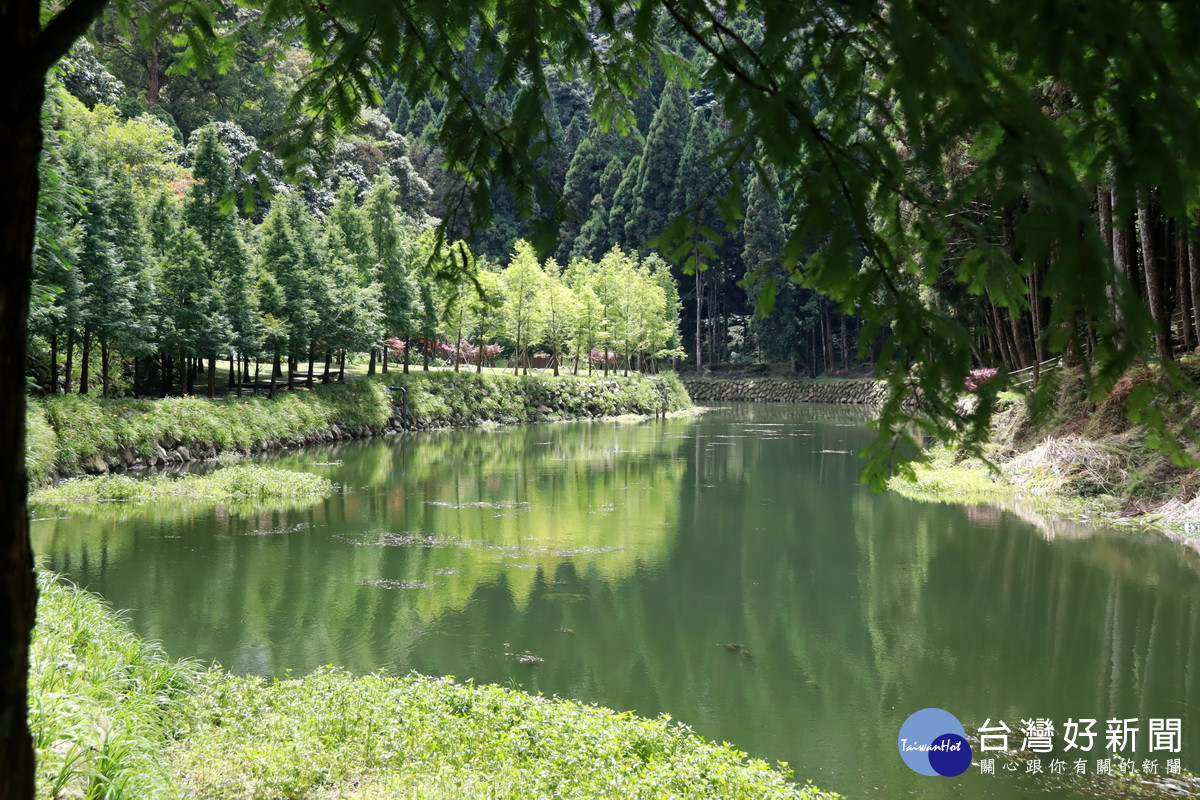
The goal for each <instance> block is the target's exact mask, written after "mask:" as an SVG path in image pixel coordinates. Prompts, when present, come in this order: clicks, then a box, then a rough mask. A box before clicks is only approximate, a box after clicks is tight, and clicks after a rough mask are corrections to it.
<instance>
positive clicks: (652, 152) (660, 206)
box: [625, 83, 692, 248]
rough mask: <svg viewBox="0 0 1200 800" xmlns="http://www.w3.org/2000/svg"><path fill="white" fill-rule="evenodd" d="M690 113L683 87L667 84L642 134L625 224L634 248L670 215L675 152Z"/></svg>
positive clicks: (681, 146) (679, 149)
mask: <svg viewBox="0 0 1200 800" xmlns="http://www.w3.org/2000/svg"><path fill="white" fill-rule="evenodd" d="M691 116H692V106H691V103H690V101H689V99H688V94H687V90H685V89H684V88H683V87H682V86H680V85H679V84H677V83H669V84H667V87H666V88H665V89H664V90H663V93H662V98H661V99H660V100H659V103H658V110H657V111H656V112H655V113H654V120H653V121H652V122H651V123H650V133H649V134H648V135H647V136H646V147H645V149H644V150H643V151H642V163H641V165H640V168H639V171H638V183H637V189H636V190H635V192H634V204H633V211H632V214H631V216H630V218H629V219H628V221H627V222H626V223H625V239H626V241H628V242H629V243H630V244H632V245H634V246H636V247H639V248H640V247H644V246H645V243H646V242H647V241H648V240H649V239H651V238H653V237H655V236H657V235H658V234H659V233H660V232H661V231H662V229H663V228H664V227H665V226H666V224H667V222H668V220H670V218H671V216H672V206H671V202H672V199H673V198H674V196H675V179H676V177H677V175H678V173H679V155H680V153H682V152H683V149H684V146H685V144H686V143H687V136H688V129H689V128H690V127H691Z"/></svg>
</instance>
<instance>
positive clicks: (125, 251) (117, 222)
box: [102, 176, 156, 391]
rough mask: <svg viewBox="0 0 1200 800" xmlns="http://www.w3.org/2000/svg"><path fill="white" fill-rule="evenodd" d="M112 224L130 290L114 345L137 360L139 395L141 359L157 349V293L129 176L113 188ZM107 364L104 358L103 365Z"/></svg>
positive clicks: (123, 271) (142, 225) (103, 370)
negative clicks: (124, 318)
mask: <svg viewBox="0 0 1200 800" xmlns="http://www.w3.org/2000/svg"><path fill="white" fill-rule="evenodd" d="M112 221H113V245H114V247H115V251H116V254H117V258H118V260H119V261H120V265H121V275H122V281H124V283H125V285H126V286H127V287H128V290H129V295H128V297H129V317H128V319H126V320H125V322H124V324H123V325H120V326H119V327H118V329H117V331H116V337H115V341H114V343H115V344H116V346H117V348H118V350H119V351H120V352H122V353H124V354H125V355H128V356H132V357H133V359H134V367H135V369H134V377H135V380H134V390H135V391H136V390H137V388H138V386H137V384H138V383H139V381H138V380H136V378H138V377H140V371H139V370H138V369H137V367H138V364H139V359H141V358H142V357H143V356H147V355H150V354H151V353H153V352H154V348H155V339H156V333H155V328H156V324H155V323H156V319H155V314H154V311H155V309H154V302H153V298H154V292H155V289H154V275H153V273H154V270H153V263H152V259H151V256H150V237H149V236H147V234H146V227H145V225H144V224H143V223H142V216H141V214H139V213H138V209H137V202H136V200H135V199H134V193H133V183H132V181H131V180H130V179H129V177H128V176H125V177H123V178H121V179H119V180H118V181H117V182H116V184H115V185H114V186H113V193H112ZM104 360H106V359H103V357H102V362H103V361H104ZM102 367H103V364H102ZM102 372H103V373H104V374H105V375H107V373H108V370H107V369H102ZM105 383H107V380H106V381H105Z"/></svg>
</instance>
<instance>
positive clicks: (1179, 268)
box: [1175, 224, 1195, 350]
mask: <svg viewBox="0 0 1200 800" xmlns="http://www.w3.org/2000/svg"><path fill="white" fill-rule="evenodd" d="M1186 236H1187V231H1186V230H1184V227H1183V225H1180V224H1176V225H1175V277H1176V281H1177V283H1176V287H1175V306H1176V307H1177V308H1178V309H1179V313H1180V316H1181V317H1182V319H1180V321H1179V338H1180V339H1181V340H1182V342H1183V348H1184V349H1185V350H1191V349H1192V348H1193V347H1194V346H1195V340H1194V339H1193V338H1192V314H1191V308H1192V278H1191V270H1189V269H1188V250H1187V242H1186V241H1185V237H1186Z"/></svg>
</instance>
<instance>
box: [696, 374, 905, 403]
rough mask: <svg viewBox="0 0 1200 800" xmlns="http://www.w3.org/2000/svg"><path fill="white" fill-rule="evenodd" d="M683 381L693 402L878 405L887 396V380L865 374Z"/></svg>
mask: <svg viewBox="0 0 1200 800" xmlns="http://www.w3.org/2000/svg"><path fill="white" fill-rule="evenodd" d="M683 385H684V388H686V389H687V391H688V394H689V395H691V397H692V400H694V401H696V402H714V401H715V402H721V401H746V402H751V403H853V404H858V405H880V404H881V403H883V400H884V398H885V397H886V396H887V386H886V384H884V383H883V382H882V381H877V380H872V379H866V378H863V379H850V380H832V381H804V380H789V379H787V378H732V379H719V378H684V380H683Z"/></svg>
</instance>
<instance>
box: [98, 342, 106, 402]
mask: <svg viewBox="0 0 1200 800" xmlns="http://www.w3.org/2000/svg"><path fill="white" fill-rule="evenodd" d="M100 396H101V397H108V337H107V336H105V337H103V338H102V339H100Z"/></svg>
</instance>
